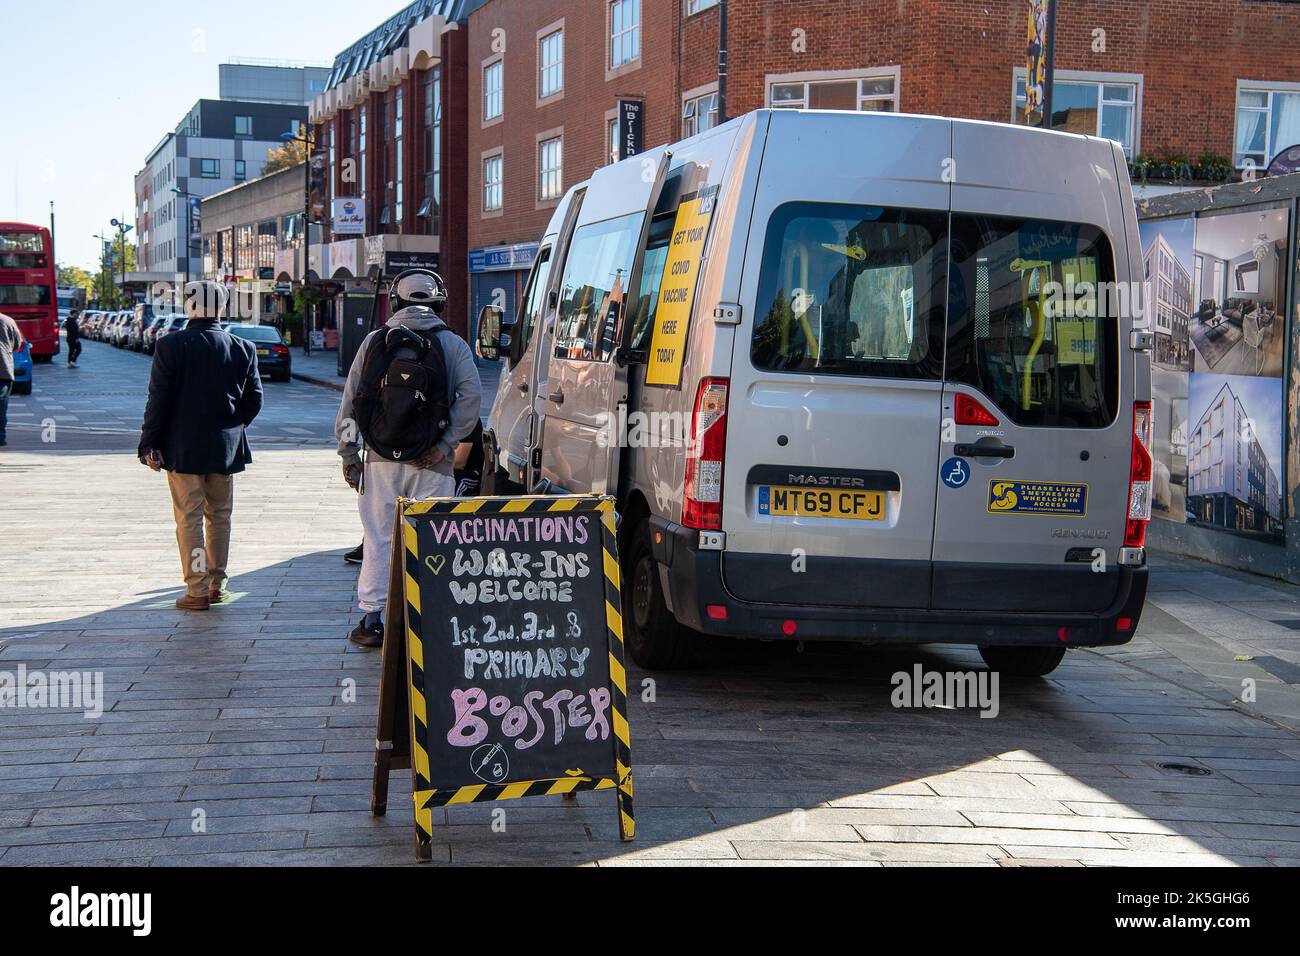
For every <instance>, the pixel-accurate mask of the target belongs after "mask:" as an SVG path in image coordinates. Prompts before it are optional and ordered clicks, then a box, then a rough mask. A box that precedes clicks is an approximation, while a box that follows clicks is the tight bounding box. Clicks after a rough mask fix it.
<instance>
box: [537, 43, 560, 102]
mask: <svg viewBox="0 0 1300 956" xmlns="http://www.w3.org/2000/svg"><path fill="white" fill-rule="evenodd" d="M562 92H564V31H563V30H556V31H555V32H554V33H548V34H547V35H546V36H544V37H542V38H541V40H539V41H538V43H537V96H538V98H540V99H546V97H548V96H554V95H555V94H556V93H562Z"/></svg>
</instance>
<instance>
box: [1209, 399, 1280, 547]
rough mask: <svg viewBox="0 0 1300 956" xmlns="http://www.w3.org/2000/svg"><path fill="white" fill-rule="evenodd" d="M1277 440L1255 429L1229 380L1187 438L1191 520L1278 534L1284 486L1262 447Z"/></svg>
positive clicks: (1245, 530) (1234, 528) (1244, 531)
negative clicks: (1281, 488)
mask: <svg viewBox="0 0 1300 956" xmlns="http://www.w3.org/2000/svg"><path fill="white" fill-rule="evenodd" d="M1256 381H1258V380H1256ZM1261 439H1263V441H1261ZM1271 439H1272V440H1271ZM1278 440H1280V435H1279V436H1269V435H1265V434H1261V433H1260V432H1258V431H1257V428H1256V423H1255V421H1254V420H1253V419H1252V418H1251V417H1250V415H1249V414H1247V411H1246V406H1245V405H1244V404H1243V403H1242V401H1241V399H1240V398H1239V397H1238V395H1237V394H1236V392H1235V391H1234V390H1233V387H1232V384H1231V383H1230V382H1227V381H1225V382H1224V383H1223V384H1222V386H1221V387H1220V388H1219V390H1218V392H1217V393H1215V395H1214V397H1213V398H1212V399H1211V400H1210V402H1209V404H1208V405H1207V406H1206V407H1205V409H1204V411H1203V412H1202V413H1201V415H1200V417H1199V418H1198V419H1197V420H1196V424H1195V426H1194V427H1193V428H1192V429H1191V431H1190V432H1189V434H1188V440H1187V470H1188V474H1187V509H1188V512H1189V520H1194V521H1195V522H1197V523H1200V524H1207V525H1216V526H1218V527H1221V528H1226V529H1230V530H1234V531H1238V532H1243V533H1249V534H1254V535H1259V536H1262V537H1274V536H1280V535H1281V533H1282V499H1281V493H1280V487H1281V486H1280V481H1279V479H1278V473H1277V469H1276V468H1275V467H1274V465H1273V464H1272V461H1271V460H1270V457H1269V454H1268V453H1267V452H1266V451H1265V449H1264V442H1265V441H1268V442H1269V443H1270V444H1273V443H1278V444H1280V441H1278Z"/></svg>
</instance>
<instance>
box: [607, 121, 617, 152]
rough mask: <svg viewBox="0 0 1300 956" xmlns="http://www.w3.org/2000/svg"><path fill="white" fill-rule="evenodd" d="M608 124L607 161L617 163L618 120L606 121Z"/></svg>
mask: <svg viewBox="0 0 1300 956" xmlns="http://www.w3.org/2000/svg"><path fill="white" fill-rule="evenodd" d="M606 122H608V123H609V161H610V162H611V163H617V162H618V118H617V117H615V118H614V119H612V120H607V121H606Z"/></svg>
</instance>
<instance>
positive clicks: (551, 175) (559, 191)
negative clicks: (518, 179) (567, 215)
mask: <svg viewBox="0 0 1300 956" xmlns="http://www.w3.org/2000/svg"><path fill="white" fill-rule="evenodd" d="M537 171H538V178H537V198H538V199H540V200H542V201H543V202H546V201H548V200H551V199H559V198H560V196H561V195H563V193H564V141H563V138H562V137H559V136H555V137H552V138H551V139H544V140H542V141H541V142H540V143H538V144H537Z"/></svg>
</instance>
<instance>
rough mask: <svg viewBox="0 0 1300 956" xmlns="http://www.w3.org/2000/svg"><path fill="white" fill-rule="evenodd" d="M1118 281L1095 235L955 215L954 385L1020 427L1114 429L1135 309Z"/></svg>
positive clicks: (1073, 227)
mask: <svg viewBox="0 0 1300 956" xmlns="http://www.w3.org/2000/svg"><path fill="white" fill-rule="evenodd" d="M1114 278H1115V266H1114V257H1113V255H1112V253H1111V248H1110V243H1109V242H1107V240H1106V237H1105V235H1104V234H1103V233H1102V232H1101V230H1099V229H1097V228H1095V227H1093V226H1089V225H1084V224H1081V223H1065V222H1050V221H1045V220H1036V219H1009V218H1003V217H998V216H977V215H968V214H962V213H954V214H953V217H952V266H951V279H950V289H949V297H948V359H947V374H946V378H947V379H948V381H952V382H964V383H965V384H968V385H972V386H974V387H975V388H978V389H979V390H980V391H981V392H983V393H984V394H985V395H987V396H988V397H989V398H990V399H992V400H993V402H994V403H995V404H996V405H997V407H998V408H999V409H1000V410H1001V411H1002V412H1003V414H1005V415H1006V416H1007V417H1009V418H1010V419H1011V420H1012V421H1014V422H1015V423H1016V424H1018V425H1029V426H1039V427H1058V428H1104V427H1106V426H1107V425H1109V424H1110V423H1111V422H1113V421H1114V420H1115V415H1116V411H1117V407H1118V402H1119V381H1118V379H1119V374H1118V367H1117V366H1118V348H1119V333H1118V317H1119V314H1120V313H1121V312H1124V311H1126V310H1131V309H1133V308H1134V307H1135V303H1134V301H1132V300H1131V299H1130V297H1129V296H1125V295H1121V294H1119V293H1120V290H1119V289H1118V288H1117V283H1115V282H1114ZM1125 300H1129V301H1125Z"/></svg>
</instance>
